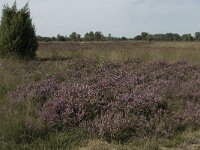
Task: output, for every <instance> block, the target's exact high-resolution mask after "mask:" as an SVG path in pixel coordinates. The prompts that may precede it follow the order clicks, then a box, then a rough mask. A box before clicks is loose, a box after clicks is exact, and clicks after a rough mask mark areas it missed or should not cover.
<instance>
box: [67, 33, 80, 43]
mask: <svg viewBox="0 0 200 150" xmlns="http://www.w3.org/2000/svg"><path fill="white" fill-rule="evenodd" d="M69 39H70V40H71V41H81V35H80V34H77V33H76V32H72V34H70V35H69Z"/></svg>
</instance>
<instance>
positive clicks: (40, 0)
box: [0, 0, 200, 37]
mask: <svg viewBox="0 0 200 150" xmlns="http://www.w3.org/2000/svg"><path fill="white" fill-rule="evenodd" d="M26 1H27V0H17V5H18V7H19V8H20V7H22V6H23V5H24V4H25V3H26ZM13 2H14V0H0V7H1V8H2V7H3V4H6V3H8V4H12V3H13ZM29 7H30V9H31V16H32V19H33V22H34V24H35V26H36V30H37V34H38V35H42V36H55V35H57V34H62V35H69V34H70V33H71V32H73V31H76V32H78V33H80V34H82V35H84V33H86V32H88V31H102V32H103V33H104V34H105V35H107V34H109V33H111V34H112V35H113V36H127V37H134V36H136V35H137V34H140V33H141V32H142V31H146V32H149V33H166V32H174V33H179V34H183V33H192V34H194V33H195V32H196V31H200V0H29ZM1 14H2V13H1V12H0V16H1Z"/></svg>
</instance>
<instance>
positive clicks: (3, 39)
mask: <svg viewBox="0 0 200 150" xmlns="http://www.w3.org/2000/svg"><path fill="white" fill-rule="evenodd" d="M37 47H38V42H37V38H36V33H35V27H34V25H33V23H32V19H31V18H30V10H29V7H28V3H26V5H25V6H24V7H23V8H22V9H17V5H16V2H15V3H14V4H13V6H12V7H9V6H8V5H4V7H3V10H2V18H1V22H0V57H2V58H10V57H17V58H20V59H33V58H35V57H36V50H37Z"/></svg>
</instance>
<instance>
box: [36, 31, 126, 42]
mask: <svg viewBox="0 0 200 150" xmlns="http://www.w3.org/2000/svg"><path fill="white" fill-rule="evenodd" d="M37 39H38V41H43V42H49V41H122V40H128V38H126V37H113V36H112V35H111V34H108V36H105V35H103V33H102V32H101V31H96V32H93V31H90V32H87V33H86V34H85V35H84V36H83V37H81V35H80V34H78V33H76V32H72V33H71V34H70V35H69V36H67V35H66V36H64V35H60V34H58V35H57V36H56V37H43V36H37Z"/></svg>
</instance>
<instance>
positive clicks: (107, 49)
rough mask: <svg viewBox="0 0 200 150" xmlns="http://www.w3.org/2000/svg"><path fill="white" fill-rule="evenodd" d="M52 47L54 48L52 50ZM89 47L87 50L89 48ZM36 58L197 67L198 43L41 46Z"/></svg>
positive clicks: (199, 55) (44, 44)
mask: <svg viewBox="0 0 200 150" xmlns="http://www.w3.org/2000/svg"><path fill="white" fill-rule="evenodd" d="M52 45H53V46H52ZM88 45H89V46H88ZM38 55H39V56H40V58H41V59H47V58H50V59H56V58H57V59H58V58H60V59H66V58H74V57H85V58H98V59H106V60H108V59H109V60H112V61H126V60H128V59H138V60H141V61H143V62H151V61H156V60H164V61H170V62H177V61H186V62H188V63H191V64H199V63H200V59H199V58H200V43H199V42H152V43H148V42H139V43H138V42H113V43H108V42H105V43H95V42H94V43H89V44H88V43H63V44H58V43H57V44H55V45H54V43H53V44H49V43H42V44H41V46H40V47H39V51H38Z"/></svg>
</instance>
